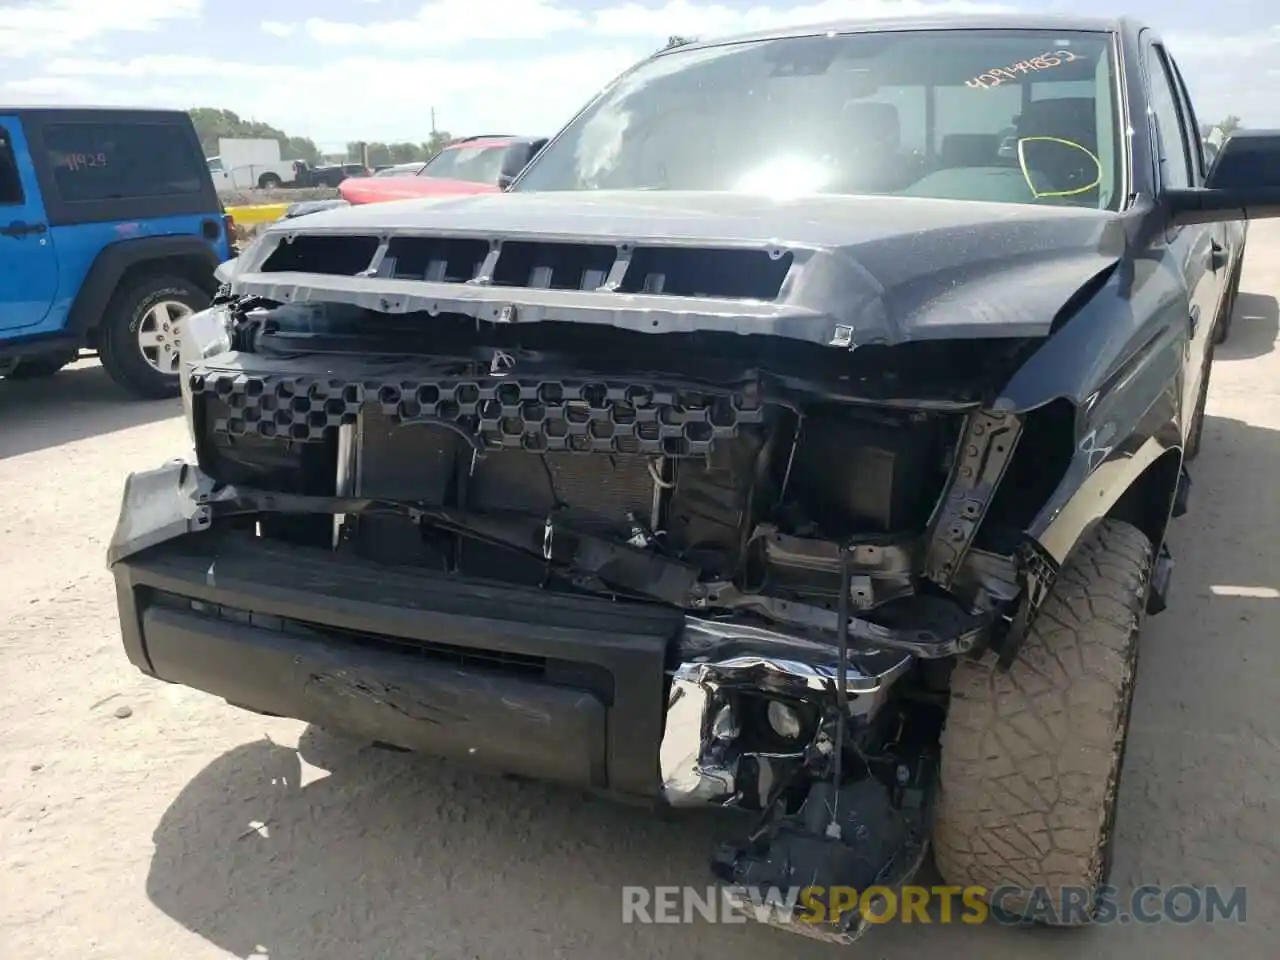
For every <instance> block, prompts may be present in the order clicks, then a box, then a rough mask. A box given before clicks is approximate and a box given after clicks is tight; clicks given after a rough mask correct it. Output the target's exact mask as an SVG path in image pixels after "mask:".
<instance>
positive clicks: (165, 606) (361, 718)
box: [112, 478, 682, 799]
mask: <svg viewBox="0 0 1280 960" xmlns="http://www.w3.org/2000/svg"><path fill="white" fill-rule="evenodd" d="M131 479H132V478H131ZM129 510H130V497H129V496H128V494H126V497H125V506H124V511H125V514H127V513H128V511H129ZM126 520H127V516H122V526H128V524H127V523H125V521H126ZM112 570H113V573H114V575H115V582H116V595H117V602H118V606H119V612H120V623H121V630H122V634H123V640H124V646H125V650H126V652H127V653H128V655H129V659H130V660H131V661H132V662H133V663H134V664H135V665H136V666H137V667H138V668H139V669H141V670H142V671H143V672H145V673H147V674H150V675H151V676H155V677H158V678H159V679H161V680H166V681H170V682H173V683H179V684H182V685H185V686H189V687H193V688H196V689H199V690H204V691H207V692H209V693H212V694H215V695H217V696H220V697H223V698H225V699H226V700H227V701H229V702H230V703H233V704H235V705H237V706H241V707H245V708H247V709H250V710H255V711H258V712H262V713H269V714H276V715H280V716H286V717H294V718H297V719H300V720H304V721H308V722H311V723H315V724H317V725H319V726H322V727H329V728H332V729H335V730H341V731H346V732H349V733H352V734H355V735H358V736H364V737H368V738H369V739H371V740H380V741H383V742H386V743H391V744H395V745H398V746H403V747H407V748H409V749H414V750H420V751H423V752H427V753H431V754H435V755H439V756H447V757H458V758H464V759H469V760H471V761H474V762H478V763H480V764H483V765H485V766H488V767H492V768H495V769H499V770H502V771H506V772H509V773H515V774H521V775H525V776H530V777H536V778H538V779H547V780H556V781H562V782H567V783H572V784H576V785H580V786H584V787H590V788H595V789H601V790H607V791H609V792H612V793H617V794H623V795H630V796H634V797H643V798H646V799H651V798H653V797H655V796H656V792H657V789H658V752H659V745H660V741H661V737H662V724H663V714H664V704H665V702H666V680H665V674H664V667H665V657H666V652H667V649H668V646H669V643H670V641H671V640H672V639H673V638H674V637H675V635H676V634H677V632H678V631H679V629H680V626H681V623H682V618H681V617H680V615H679V614H678V613H674V612H669V611H666V610H663V609H661V608H652V607H648V606H635V605H623V604H615V603H610V602H608V601H601V600H596V599H593V598H587V599H578V598H566V597H557V596H554V595H549V594H547V593H544V592H540V591H531V590H525V589H513V588H509V587H505V586H500V585H493V584H488V583H478V582H475V581H458V580H456V579H450V578H445V577H441V576H437V575H432V574H429V573H418V572H416V571H411V572H405V571H402V570H395V571H393V570H389V569H387V568H384V567H377V566H374V565H372V564H367V563H364V562H362V561H359V560H354V559H346V558H342V557H337V556H334V555H332V554H329V553H326V552H323V551H314V550H307V549H304V548H297V547H292V546H289V545H285V544H280V543H273V542H271V541H268V540H264V539H261V538H257V537H253V536H250V535H247V534H238V533H236V534H218V533H214V532H209V531H206V532H197V533H187V534H182V535H179V536H178V537H177V538H176V539H172V540H169V541H168V542H165V543H160V544H156V545H153V546H149V547H147V548H145V549H142V550H141V551H140V552H137V553H133V554H131V555H129V556H126V557H124V558H123V559H118V560H117V561H116V562H115V563H114V564H113V567H112Z"/></svg>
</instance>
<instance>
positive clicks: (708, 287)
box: [618, 247, 794, 300]
mask: <svg viewBox="0 0 1280 960" xmlns="http://www.w3.org/2000/svg"><path fill="white" fill-rule="evenodd" d="M793 260H794V257H793V255H792V254H791V253H790V252H786V253H783V254H782V255H781V256H777V257H775V256H771V255H770V254H769V252H768V251H766V250H732V249H719V250H716V249H711V250H708V249H697V248H690V247H637V248H636V249H635V251H634V252H633V253H632V254H631V263H630V264H629V265H628V267H627V272H626V273H625V274H624V275H623V278H622V284H621V285H620V286H619V287H618V290H619V292H620V293H649V294H666V295H667V296H671V297H720V298H725V299H731V300H774V299H776V298H777V296H778V294H779V293H780V292H781V291H782V282H783V280H785V279H786V277H787V271H788V270H790V269H791V263H792V261H793Z"/></svg>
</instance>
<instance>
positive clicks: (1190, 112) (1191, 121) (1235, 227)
mask: <svg viewBox="0 0 1280 960" xmlns="http://www.w3.org/2000/svg"><path fill="white" fill-rule="evenodd" d="M1165 56H1166V57H1168V60H1169V70H1170V76H1171V77H1172V79H1173V84H1174V88H1175V89H1176V90H1177V92H1178V102H1179V103H1180V104H1181V106H1182V114H1183V116H1185V117H1186V118H1187V130H1188V136H1190V137H1191V140H1190V143H1191V146H1192V154H1191V160H1192V164H1191V166H1192V172H1193V173H1194V174H1195V176H1196V180H1195V184H1196V186H1198V187H1200V186H1204V181H1205V179H1206V178H1207V177H1208V176H1209V168H1210V167H1211V166H1213V153H1212V152H1210V150H1209V145H1208V144H1207V143H1205V140H1204V138H1203V137H1201V136H1200V133H1199V131H1200V121H1199V119H1198V118H1197V117H1196V108H1195V104H1193V103H1192V102H1191V95H1190V94H1189V93H1188V92H1187V82H1186V81H1185V80H1184V79H1183V78H1182V71H1181V70H1180V69H1179V68H1178V62H1177V61H1176V60H1174V59H1173V57H1172V56H1170V55H1169V52H1168V51H1167V50H1166V51H1165ZM1220 146H1221V143H1219V144H1217V147H1220ZM1215 150H1216V147H1215ZM1210 226H1211V233H1212V236H1213V243H1214V247H1215V252H1216V253H1217V254H1218V256H1217V258H1216V261H1217V262H1219V263H1220V265H1219V267H1218V270H1217V273H1218V280H1219V284H1218V295H1219V297H1222V296H1224V295H1225V294H1226V289H1227V276H1226V267H1227V265H1229V264H1231V263H1232V262H1234V260H1235V257H1236V254H1237V252H1238V251H1237V250H1235V249H1234V247H1235V245H1236V244H1238V243H1241V242H1243V241H1242V240H1241V239H1240V238H1242V237H1243V236H1244V231H1243V230H1241V229H1240V228H1239V221H1237V222H1236V223H1234V224H1232V223H1214V224H1211V225H1210ZM1214 319H1217V318H1216V316H1215V318H1214Z"/></svg>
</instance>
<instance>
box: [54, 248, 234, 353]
mask: <svg viewBox="0 0 1280 960" xmlns="http://www.w3.org/2000/svg"><path fill="white" fill-rule="evenodd" d="M217 265H218V256H217V254H216V253H215V252H214V251H213V249H212V248H211V247H210V246H209V245H208V243H206V242H205V241H204V240H202V239H201V238H199V237H194V236H175V237H141V238H139V239H136V240H122V241H120V242H119V243H113V244H111V245H110V246H107V247H104V248H103V249H102V250H101V251H100V252H99V253H98V256H97V257H96V258H95V259H94V261H93V266H91V267H90V268H89V273H88V274H87V275H86V276H85V279H84V283H82V284H81V285H80V290H79V291H78V292H77V294H76V298H75V302H74V303H73V304H72V306H71V312H70V315H69V317H68V321H67V331H68V333H71V334H73V335H75V336H76V337H77V338H78V339H79V340H80V342H81V343H85V344H88V345H89V346H97V343H96V341H97V331H98V327H99V324H100V323H101V321H102V317H103V316H104V314H106V312H107V310H108V309H109V308H110V307H111V304H112V301H113V300H114V299H115V298H116V297H117V296H118V295H119V293H120V291H121V290H125V289H128V288H129V287H130V286H132V285H133V284H134V283H136V282H137V281H138V280H140V279H142V278H143V277H144V276H147V275H148V274H161V273H164V274H171V275H176V276H180V277H183V278H184V279H186V280H190V281H191V282H192V283H193V284H195V285H196V286H197V287H199V288H200V289H201V290H205V291H207V292H208V293H209V295H210V296H211V297H212V296H213V294H214V293H215V292H216V290H217V281H216V280H215V279H214V276H213V271H214V268H215V267H217Z"/></svg>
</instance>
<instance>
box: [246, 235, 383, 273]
mask: <svg viewBox="0 0 1280 960" xmlns="http://www.w3.org/2000/svg"><path fill="white" fill-rule="evenodd" d="M378 243H379V241H378V238H377V237H327V236H301V237H295V238H294V239H292V240H284V241H282V242H281V243H280V245H279V246H278V247H276V248H275V250H273V251H272V252H271V256H269V257H267V260H266V262H265V263H264V264H263V265H262V272H263V273H323V274H328V275H330V276H337V277H354V276H355V275H356V274H357V273H360V272H361V271H362V270H367V269H368V267H369V264H370V263H371V262H372V261H373V255H374V254H375V253H377V252H378Z"/></svg>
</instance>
